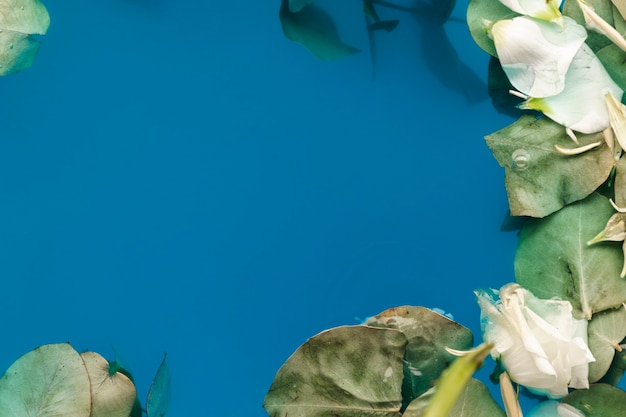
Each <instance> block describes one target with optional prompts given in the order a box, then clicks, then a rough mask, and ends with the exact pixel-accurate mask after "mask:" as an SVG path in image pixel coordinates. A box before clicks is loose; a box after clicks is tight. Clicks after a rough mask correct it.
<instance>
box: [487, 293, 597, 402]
mask: <svg viewBox="0 0 626 417" xmlns="http://www.w3.org/2000/svg"><path fill="white" fill-rule="evenodd" d="M498 295H499V299H498V298H497V297H498ZM476 296H477V298H478V304H479V305H480V309H481V325H482V330H483V339H484V340H485V341H487V342H491V343H493V344H494V348H493V350H492V351H491V356H492V357H493V358H494V359H500V360H501V362H502V364H503V365H504V367H505V368H506V370H507V372H508V373H509V375H510V376H511V379H512V380H513V381H515V382H517V383H518V384H521V385H524V386H526V387H527V388H529V389H530V390H531V391H534V392H536V393H540V394H545V395H547V396H549V397H550V398H561V397H564V396H565V395H567V392H568V387H571V388H589V380H588V374H589V365H588V364H589V362H593V361H594V360H595V359H594V357H593V355H592V354H591V351H590V350H589V347H588V346H587V321H586V320H577V319H575V318H574V317H573V315H572V306H571V304H570V303H569V301H561V300H554V299H553V300H542V299H539V298H537V297H535V296H534V295H533V294H532V293H531V292H530V291H528V290H525V289H524V288H522V287H520V286H519V285H518V284H507V285H505V286H503V287H502V288H501V289H500V291H499V292H498V291H496V290H489V291H484V290H479V291H476Z"/></svg>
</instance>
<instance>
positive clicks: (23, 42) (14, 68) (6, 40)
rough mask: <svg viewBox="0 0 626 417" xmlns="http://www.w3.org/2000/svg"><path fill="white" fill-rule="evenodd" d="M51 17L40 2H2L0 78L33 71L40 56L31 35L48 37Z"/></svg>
mask: <svg viewBox="0 0 626 417" xmlns="http://www.w3.org/2000/svg"><path fill="white" fill-rule="evenodd" d="M49 25H50V16H49V15H48V11H47V10H46V7H45V6H44V5H43V4H42V3H41V2H40V1H39V0H3V1H1V2H0V76H3V75H9V74H13V73H16V72H19V71H22V70H25V69H26V68H28V67H30V66H31V65H32V64H33V62H34V61H35V57H36V56H37V52H39V45H40V43H39V41H38V40H37V39H35V38H33V37H32V36H30V35H31V34H41V35H43V34H45V33H46V31H47V30H48V26H49Z"/></svg>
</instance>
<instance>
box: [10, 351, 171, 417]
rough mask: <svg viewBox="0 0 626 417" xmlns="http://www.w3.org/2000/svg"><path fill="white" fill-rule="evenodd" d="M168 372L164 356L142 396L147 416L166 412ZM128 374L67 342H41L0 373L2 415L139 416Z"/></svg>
mask: <svg viewBox="0 0 626 417" xmlns="http://www.w3.org/2000/svg"><path fill="white" fill-rule="evenodd" d="M169 396H170V375H169V369H168V366H167V363H166V361H165V357H164V358H163V361H162V362H161V365H160V366H159V369H158V371H157V373H156V376H155V377H154V380H153V382H152V386H151V387H150V391H149V393H148V398H147V400H146V414H147V417H165V415H166V413H167V409H168V407H169ZM142 413H143V410H142V408H141V405H140V403H139V399H138V397H137V390H136V389H135V385H134V383H133V379H132V376H131V374H130V372H129V370H128V369H127V367H124V366H122V365H121V364H120V362H119V361H116V362H112V363H109V362H108V361H107V360H106V359H104V358H103V357H102V356H101V355H100V354H98V353H96V352H91V351H85V352H82V353H78V352H77V351H76V350H75V349H74V348H73V347H72V346H71V345H70V344H69V343H57V344H48V345H43V346H40V347H38V348H36V349H34V350H32V351H30V352H28V353H26V354H25V355H23V356H22V357H21V358H19V359H18V360H16V361H15V362H14V363H13V364H12V365H11V366H10V367H9V369H7V370H6V372H5V373H4V375H3V376H2V378H0V415H1V416H13V417H27V416H37V417H58V416H72V417H141V416H142Z"/></svg>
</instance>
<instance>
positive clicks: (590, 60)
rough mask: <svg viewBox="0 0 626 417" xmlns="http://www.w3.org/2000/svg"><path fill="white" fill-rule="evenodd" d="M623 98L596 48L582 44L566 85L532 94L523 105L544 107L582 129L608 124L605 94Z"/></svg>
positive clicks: (554, 116) (548, 113)
mask: <svg viewBox="0 0 626 417" xmlns="http://www.w3.org/2000/svg"><path fill="white" fill-rule="evenodd" d="M607 93H610V94H612V95H613V96H614V97H615V98H616V99H618V100H621V98H622V94H623V93H624V92H623V90H622V89H621V88H620V87H619V86H618V85H617V84H615V82H614V81H613V80H612V79H611V77H610V76H609V74H608V73H607V72H606V70H605V69H604V67H603V66H602V63H601V62H600V60H599V59H598V57H596V56H595V54H594V53H593V51H591V49H590V48H589V47H588V46H587V45H586V44H583V45H582V46H581V47H580V49H579V50H578V52H576V55H575V56H574V59H573V60H572V63H571V64H570V66H569V70H568V71H567V74H565V88H564V89H563V91H562V92H561V93H559V94H556V95H554V96H550V97H543V98H536V97H532V98H529V99H528V100H527V101H525V102H524V103H522V104H521V105H520V108H522V109H533V110H538V111H541V112H542V113H543V114H545V115H546V116H548V117H549V118H550V119H552V120H554V121H555V122H557V123H559V124H561V125H563V126H565V127H568V128H570V129H572V130H575V131H577V132H581V133H596V132H600V131H602V130H604V129H606V128H607V127H609V113H608V109H607V105H606V101H605V95H606V94H607Z"/></svg>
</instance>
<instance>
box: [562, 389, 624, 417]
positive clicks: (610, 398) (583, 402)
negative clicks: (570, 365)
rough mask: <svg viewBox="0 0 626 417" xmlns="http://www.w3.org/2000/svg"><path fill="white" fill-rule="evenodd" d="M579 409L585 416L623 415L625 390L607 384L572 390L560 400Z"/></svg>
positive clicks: (619, 416)
mask: <svg viewBox="0 0 626 417" xmlns="http://www.w3.org/2000/svg"><path fill="white" fill-rule="evenodd" d="M561 402H563V403H565V404H569V405H571V406H572V407H574V408H577V409H578V410H580V411H581V412H582V413H583V415H584V416H585V417H623V416H624V410H626V392H624V391H623V390H621V389H619V388H615V387H614V386H612V385H608V384H594V385H592V386H590V387H589V389H579V390H575V391H572V392H571V393H570V394H569V395H567V397H565V398H563V400H562V401H561Z"/></svg>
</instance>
